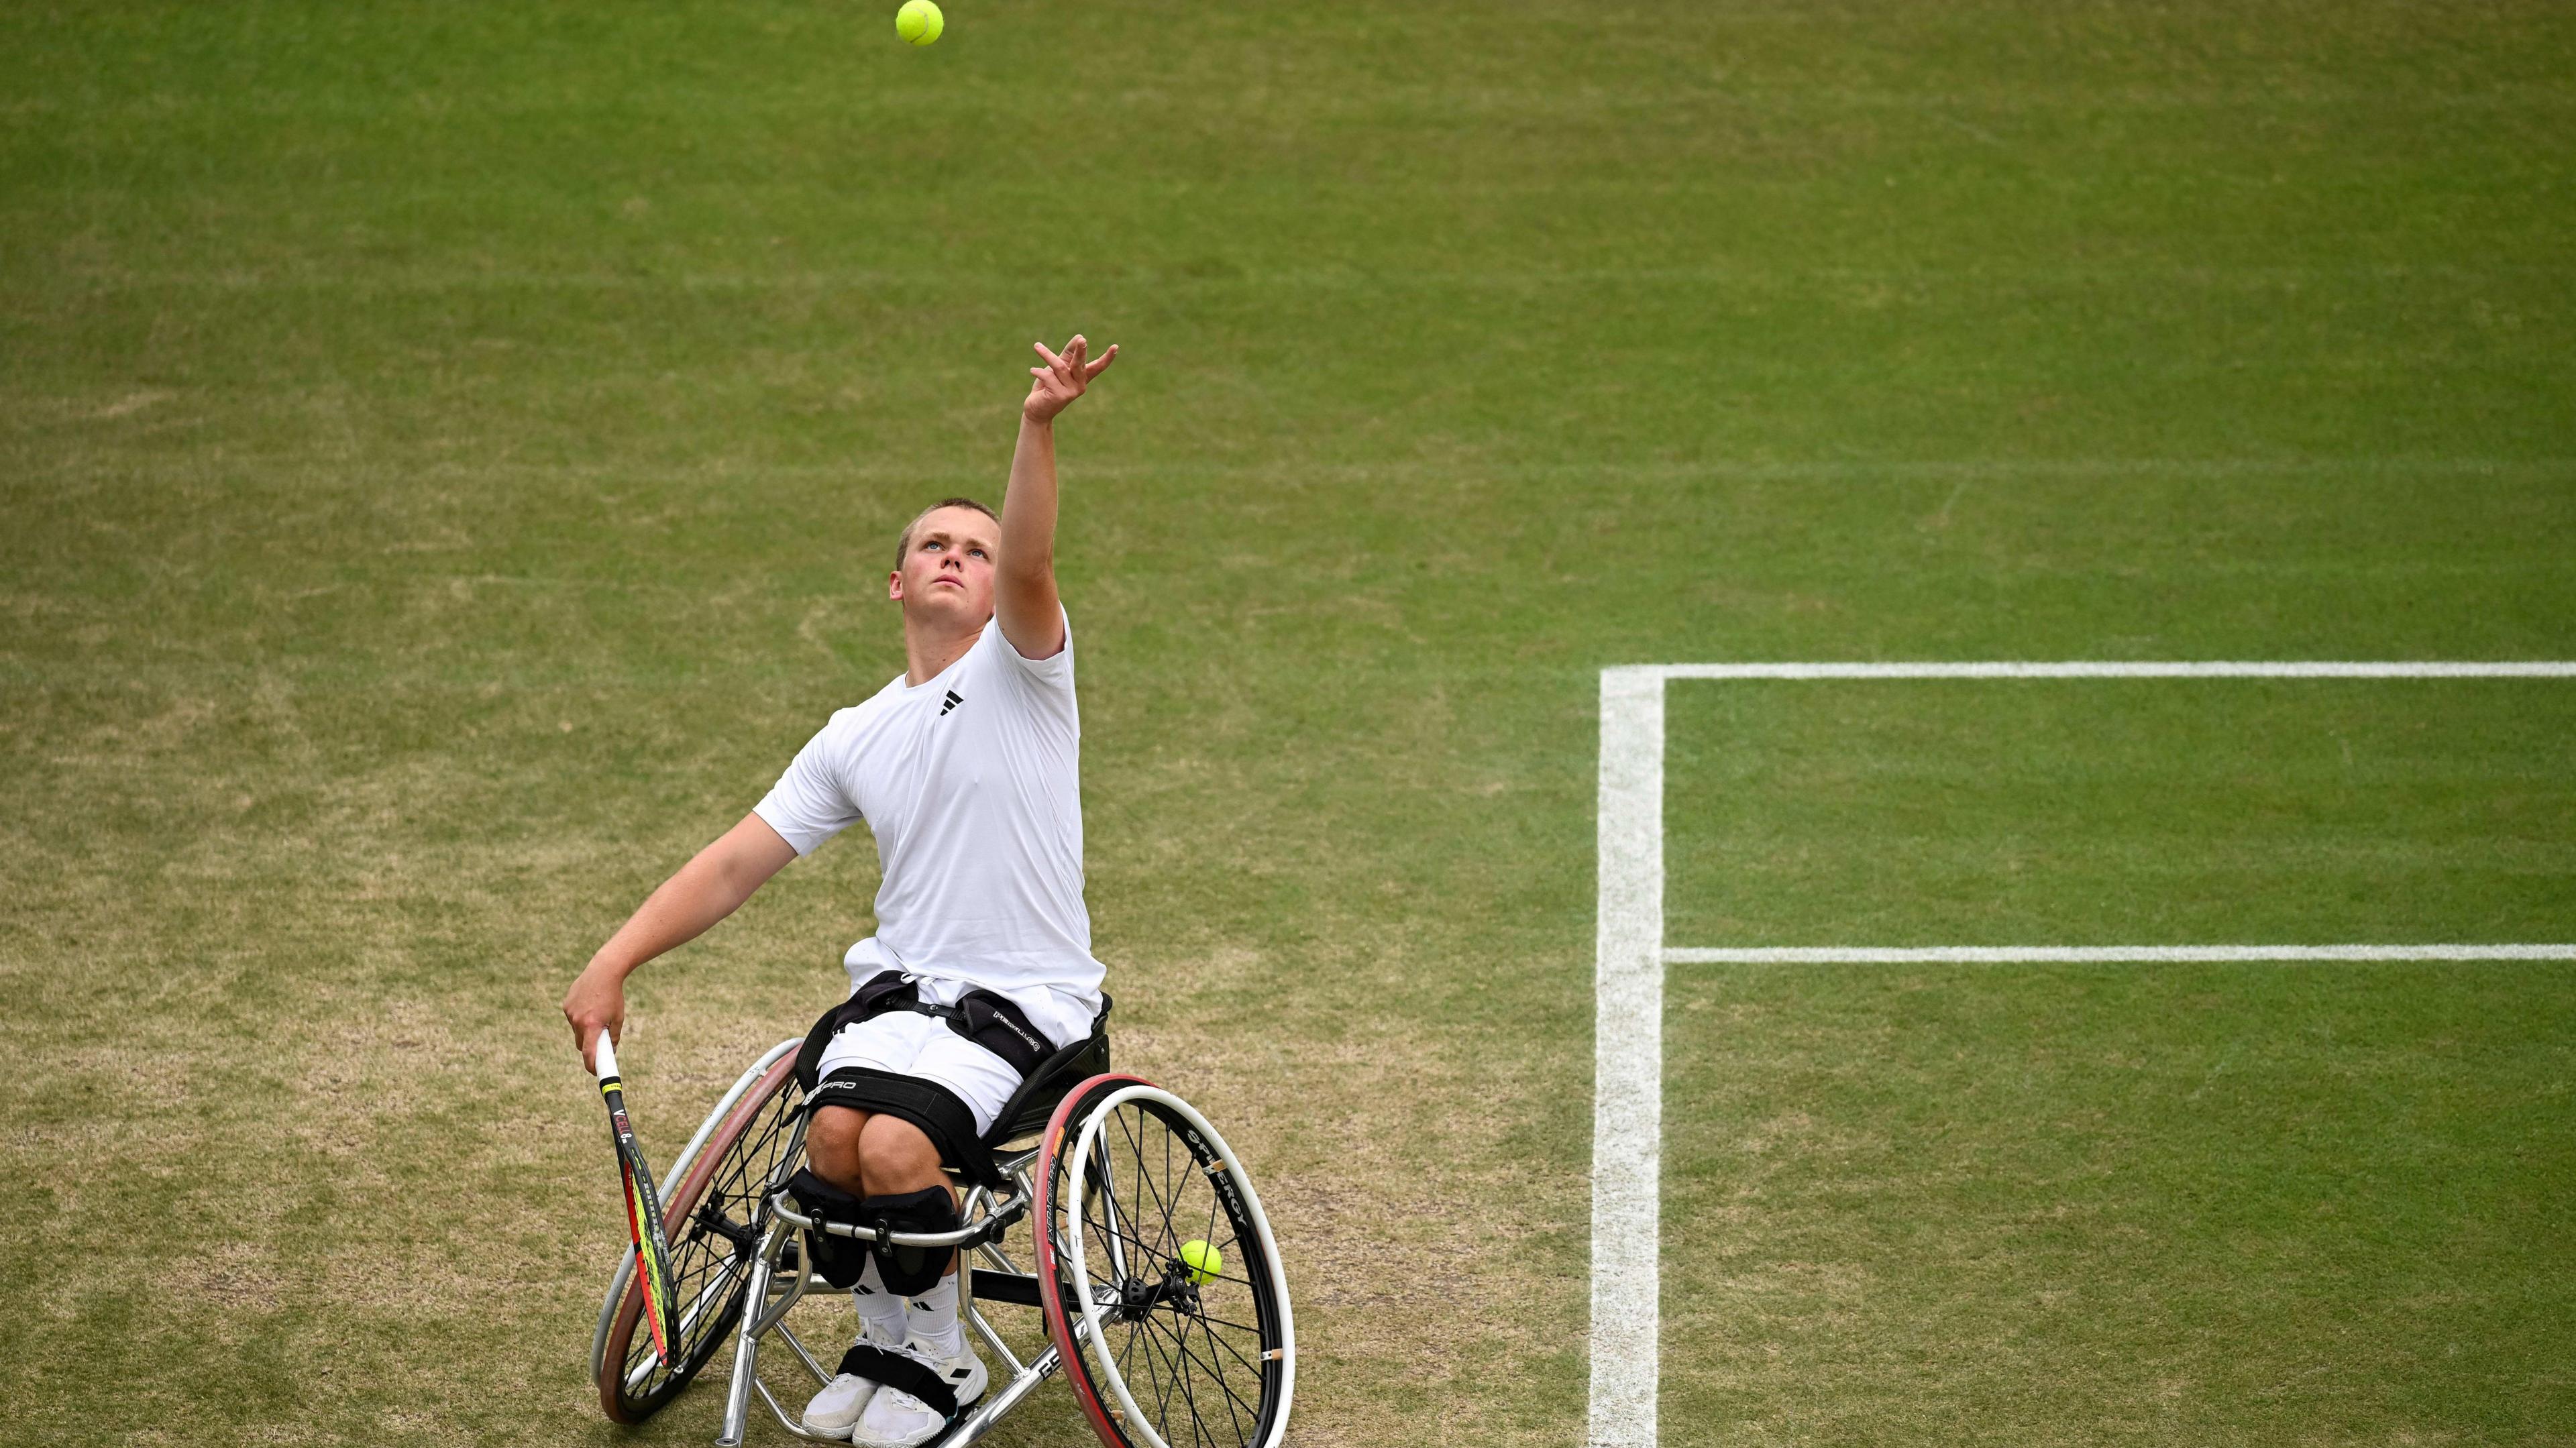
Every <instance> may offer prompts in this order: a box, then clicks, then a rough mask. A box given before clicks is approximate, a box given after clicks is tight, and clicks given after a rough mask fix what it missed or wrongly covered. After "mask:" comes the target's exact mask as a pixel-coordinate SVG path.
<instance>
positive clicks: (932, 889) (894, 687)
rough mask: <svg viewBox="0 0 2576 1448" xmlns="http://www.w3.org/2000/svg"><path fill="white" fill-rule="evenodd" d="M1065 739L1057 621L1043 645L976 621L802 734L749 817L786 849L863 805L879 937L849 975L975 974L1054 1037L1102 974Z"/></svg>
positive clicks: (1071, 740)
mask: <svg viewBox="0 0 2576 1448" xmlns="http://www.w3.org/2000/svg"><path fill="white" fill-rule="evenodd" d="M1081 739H1082V721H1081V717H1080V715H1079V714H1078V713H1077V712H1076V710H1075V708H1074V698H1073V625H1072V621H1071V620H1070V619H1069V618H1068V619H1067V620H1066V622H1065V638H1064V647H1063V648H1062V649H1060V650H1058V651H1057V652H1056V654H1055V656H1054V657H1052V658H1045V659H1031V658H1023V657H1022V656H1021V654H1020V651H1019V650H1018V649H1015V648H1013V647H1011V643H1010V640H1008V639H1006V638H1004V637H1003V636H1002V629H1001V625H1000V623H999V622H998V621H996V622H992V623H987V624H986V625H985V626H984V632H983V634H982V635H981V636H980V637H978V638H977V639H976V640H975V643H974V646H973V647H972V648H969V649H968V650H967V651H966V652H965V654H964V655H962V656H961V657H960V658H959V659H958V660H957V661H956V662H955V663H953V664H950V665H949V666H948V667H947V668H946V669H944V670H942V671H941V672H940V673H939V674H938V675H937V676H936V677H934V678H932V679H929V680H927V681H926V682H924V683H921V684H918V685H907V684H905V683H904V681H903V678H902V676H900V675H898V676H896V678H895V680H894V682H892V683H890V684H888V685H886V686H885V687H884V688H883V689H880V690H878V691H877V695H876V697H875V698H873V699H870V700H868V701H867V702H866V703H864V704H861V705H859V706H858V707H857V708H855V709H843V710H841V711H839V712H838V713H835V714H834V715H833V716H832V718H831V722H829V723H827V724H825V725H824V726H823V728H822V731H821V732H820V733H818V734H816V735H815V736H814V737H813V738H812V739H810V740H808V741H806V744H805V747H804V748H803V749H800V750H798V751H797V752H796V758H795V760H794V762H792V763H790V764H789V765H788V766H787V772H786V773H784V774H782V775H780V776H779V777H778V783H777V785H776V786H775V787H773V788H772V789H771V790H770V791H769V796H768V797H767V798H766V799H763V800H762V801H761V802H760V803H759V805H758V806H757V807H756V808H755V810H754V813H756V814H758V815H759V816H760V817H761V818H762V819H763V820H766V821H768V823H769V827H770V828H771V829H774V830H776V831H778V833H779V836H780V838H782V839H784V840H786V841H787V843H788V844H790V845H793V846H794V847H795V848H796V853H797V854H799V855H804V854H808V853H811V852H812V850H813V849H814V847H815V846H817V845H819V844H821V843H823V842H824V841H825V840H828V839H830V838H831V837H832V836H834V835H836V834H839V833H840V832H841V831H842V830H844V829H847V828H849V827H850V826H851V825H852V824H854V823H856V822H857V821H859V820H861V819H865V820H866V821H867V822H868V824H869V826H870V827H871V828H873V829H874V830H875V831H876V836H877V855H878V858H879V860H880V862H881V863H882V864H883V866H884V870H885V875H884V879H883V881H882V882H881V883H880V884H879V885H878V886H877V906H876V913H877V933H876V934H875V935H872V936H870V937H868V938H867V939H865V940H862V941H860V942H859V943H858V944H856V945H853V946H851V947H850V952H849V955H848V956H847V957H846V959H845V961H844V963H845V964H846V965H847V966H848V967H849V971H850V980H851V983H852V985H853V986H855V985H856V984H857V983H858V982H860V981H863V980H866V979H867V978H868V977H870V976H872V975H875V974H876V973H878V972H879V971H882V970H888V969H895V970H902V971H905V972H908V973H910V974H913V975H917V976H921V977H923V978H924V979H926V980H932V981H952V982H962V983H966V984H970V985H978V986H983V987H985V988H987V989H989V990H995V991H999V992H1001V993H1002V994H1004V995H1006V996H1009V997H1010V998H1011V1000H1012V1002H1013V1003H1014V1004H1016V1005H1018V1006H1019V1008H1020V1009H1021V1010H1023V1011H1026V1012H1027V1013H1028V1016H1029V1022H1030V1024H1032V1025H1034V1026H1036V1027H1037V1028H1038V1029H1039V1030H1041V1031H1043V1032H1045V1033H1046V1034H1047V1035H1048V1036H1050V1037H1052V1038H1053V1039H1054V1040H1055V1041H1056V1043H1057V1044H1059V1045H1065V1044H1069V1043H1071V1042H1073V1041H1077V1040H1080V1039H1081V1038H1082V1037H1083V1036H1085V1035H1087V1034H1089V1032H1090V1030H1091V1018H1092V1016H1093V1015H1095V1014H1096V1013H1097V1012H1098V1011H1099V1009H1100V981H1101V977H1102V976H1103V975H1104V974H1105V973H1106V971H1105V968H1104V967H1103V966H1102V965H1101V963H1100V962H1099V961H1097V960H1095V959H1093V958H1092V954H1091V913H1090V911H1088V910H1087V909H1085V908H1084V906H1083V903H1082V785H1081V778H1080V773H1081V768H1080V766H1081ZM950 993H951V992H946V991H942V992H939V994H940V995H942V996H945V995H948V994H950Z"/></svg>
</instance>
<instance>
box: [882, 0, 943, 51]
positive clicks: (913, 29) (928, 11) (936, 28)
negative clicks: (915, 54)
mask: <svg viewBox="0 0 2576 1448" xmlns="http://www.w3.org/2000/svg"><path fill="white" fill-rule="evenodd" d="M947 26H948V21H947V20H946V18H944V17H943V16H941V15H940V13H939V7H938V6H936V5H933V4H931V3H930V0H903V8H902V9H901V10H898V11H896V12H895V13H894V33H895V34H897V35H900V36H902V37H903V38H904V39H905V40H906V41H908V42H910V43H911V44H914V45H928V44H930V43H931V42H932V41H934V40H937V39H938V38H939V32H940V31H942V30H944V29H946V28H947Z"/></svg>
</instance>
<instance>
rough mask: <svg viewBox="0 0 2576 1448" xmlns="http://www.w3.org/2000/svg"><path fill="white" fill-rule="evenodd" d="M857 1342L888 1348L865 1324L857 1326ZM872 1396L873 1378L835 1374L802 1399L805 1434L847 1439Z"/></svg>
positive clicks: (875, 1389) (874, 1386)
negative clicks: (803, 1403) (821, 1388)
mask: <svg viewBox="0 0 2576 1448" xmlns="http://www.w3.org/2000/svg"><path fill="white" fill-rule="evenodd" d="M859 1342H860V1343H874V1344H876V1345H877V1346H878V1347H890V1346H892V1344H891V1343H888V1342H886V1341H883V1340H881V1339H880V1338H878V1337H877V1335H876V1334H875V1333H872V1332H870V1331H868V1328H867V1324H866V1323H865V1322H862V1323H860V1324H859ZM854 1346H855V1344H854ZM876 1393H877V1384H876V1380H875V1379H874V1378H863V1377H860V1376H859V1375H858V1374H857V1373H841V1374H838V1375H836V1376H835V1377H834V1378H833V1379H832V1380H831V1381H830V1382H828V1383H825V1384H824V1385H823V1391H821V1392H819V1393H816V1394H815V1395H814V1396H813V1397H811V1398H809V1399H807V1400H806V1403H805V1431H806V1432H808V1433H820V1434H822V1435H823V1436H824V1437H826V1438H847V1437H849V1436H850V1429H851V1428H852V1427H854V1426H855V1425H856V1424H857V1423H858V1421H859V1415H860V1414H861V1413H864V1412H866V1411H867V1409H868V1400H869V1399H870V1398H873V1397H875V1396H876Z"/></svg>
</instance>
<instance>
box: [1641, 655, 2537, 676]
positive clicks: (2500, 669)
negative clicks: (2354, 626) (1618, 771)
mask: <svg viewBox="0 0 2576 1448" xmlns="http://www.w3.org/2000/svg"><path fill="white" fill-rule="evenodd" d="M1604 672H1607V671H1606V670H1605V671H1604ZM1638 672H1641V673H1652V674H1654V675H1656V676H1657V677H1659V678H1665V679H2567V678H2576V661H2571V660H2564V659H2535V660H2527V661H2522V662H2508V661H2499V662H2496V663H2454V662H2449V661H2444V662H2440V663H2332V662H2327V661H2324V660H2317V661H2313V662H2311V661H2308V660H2297V661H2293V662H2287V663H2277V662H2276V663H2259V662H2232V663H2231V662H2205V663H2202V662H2195V663H2154V662H2148V661H2143V660H2141V661H2138V662H2110V663H2086V662H2067V663H2016V662H2002V661H1997V662H1992V663H1973V664H1646V665H1642V666H1638Z"/></svg>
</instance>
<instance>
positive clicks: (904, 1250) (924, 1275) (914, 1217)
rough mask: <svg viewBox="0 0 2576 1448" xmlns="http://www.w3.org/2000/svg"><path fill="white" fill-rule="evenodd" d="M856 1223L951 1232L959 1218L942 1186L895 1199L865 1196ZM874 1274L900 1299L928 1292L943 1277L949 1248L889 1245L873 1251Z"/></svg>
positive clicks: (888, 1228)
mask: <svg viewBox="0 0 2576 1448" xmlns="http://www.w3.org/2000/svg"><path fill="white" fill-rule="evenodd" d="M859 1220H860V1221H861V1222H863V1223H865V1224H867V1225H868V1226H871V1227H873V1226H875V1225H876V1224H877V1223H879V1222H883V1223H885V1225H886V1228H887V1230H889V1231H895V1232H954V1231H956V1230H957V1228H958V1226H959V1224H960V1222H961V1221H962V1219H961V1218H960V1217H959V1216H958V1215H957V1198H956V1197H955V1196H954V1195H953V1194H951V1193H950V1192H949V1190H948V1188H946V1187H924V1188H922V1189H921V1190H920V1191H917V1192H905V1193H904V1194H903V1195H901V1196H897V1197H868V1198H865V1199H863V1200H862V1201H861V1202H860V1203H859ZM874 1250H875V1251H876V1254H877V1273H878V1275H880V1276H882V1277H883V1278H885V1285H886V1290H887V1291H889V1292H892V1293H894V1294H896V1295H897V1296H901V1297H911V1296H914V1295H916V1294H918V1293H923V1292H928V1291H929V1290H930V1289H931V1288H933V1287H935V1286H937V1285H938V1284H939V1279H940V1278H941V1277H943V1276H945V1275H947V1271H946V1269H947V1267H948V1254H949V1253H950V1252H952V1251H955V1250H956V1249H955V1248H953V1247H897V1246H893V1245H891V1244H889V1245H887V1246H884V1247H878V1248H875V1249H874Z"/></svg>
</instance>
